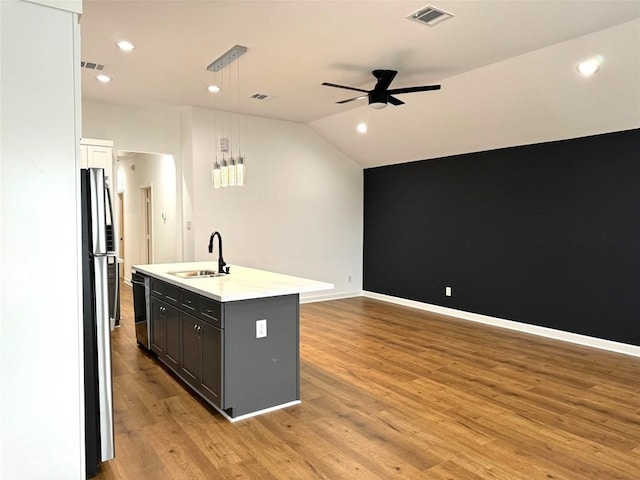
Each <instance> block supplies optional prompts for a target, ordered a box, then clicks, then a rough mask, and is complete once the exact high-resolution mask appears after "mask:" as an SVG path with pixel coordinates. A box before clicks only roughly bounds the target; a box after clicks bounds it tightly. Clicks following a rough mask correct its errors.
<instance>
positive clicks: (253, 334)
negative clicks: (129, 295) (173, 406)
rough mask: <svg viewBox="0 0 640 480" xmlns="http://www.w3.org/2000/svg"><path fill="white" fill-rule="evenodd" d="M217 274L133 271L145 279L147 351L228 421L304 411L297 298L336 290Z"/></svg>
mask: <svg viewBox="0 0 640 480" xmlns="http://www.w3.org/2000/svg"><path fill="white" fill-rule="evenodd" d="M215 270H217V265H216V263H215V262H191V263H172V264H155V265H136V266H134V267H132V272H134V273H136V274H138V275H142V276H143V277H145V283H144V284H145V290H146V292H145V297H146V316H145V317H146V321H147V332H148V337H149V338H148V346H149V349H150V350H151V351H152V352H153V353H155V354H156V355H157V357H158V360H160V361H161V362H162V363H164V364H165V365H166V366H167V367H169V368H170V369H171V370H172V371H173V372H174V373H175V374H176V375H177V376H178V377H180V378H181V379H182V380H183V381H184V382H185V383H186V384H187V385H189V387H191V388H192V389H193V390H194V391H195V392H196V393H198V394H199V395H200V396H201V397H202V398H204V399H205V400H206V401H207V402H208V403H210V404H211V405H212V406H214V407H215V408H216V409H217V410H218V411H220V412H221V413H222V414H223V415H224V416H225V417H226V418H227V419H228V420H230V421H237V420H240V419H243V418H247V417H250V416H254V415H258V414H260V413H265V412H267V411H271V410H275V409H279V408H284V407H287V406H290V405H295V404H297V403H300V354H299V351H300V349H299V303H300V298H299V297H300V293H303V292H314V291H321V290H329V289H331V288H333V285H332V284H330V283H325V282H318V281H314V280H307V279H304V278H299V277H292V276H289V275H282V274H277V273H272V272H266V271H263V270H256V269H253V268H246V267H239V266H231V267H230V273H228V274H225V275H220V276H212V273H213V271H215ZM207 272H208V273H209V274H210V275H207ZM137 316H138V315H137V313H136V317H137ZM136 327H137V326H136Z"/></svg>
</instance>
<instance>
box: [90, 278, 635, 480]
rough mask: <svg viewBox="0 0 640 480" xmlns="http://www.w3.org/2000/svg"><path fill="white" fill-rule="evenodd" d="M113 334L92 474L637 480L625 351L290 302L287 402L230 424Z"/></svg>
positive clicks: (125, 331)
mask: <svg viewBox="0 0 640 480" xmlns="http://www.w3.org/2000/svg"><path fill="white" fill-rule="evenodd" d="M122 293H123V295H122V313H123V315H122V327H121V328H119V329H118V330H117V331H116V332H115V333H114V334H113V369H114V404H115V429H116V458H115V460H112V461H110V462H107V463H105V464H104V465H103V469H102V471H101V472H100V473H99V475H98V477H96V478H99V479H130V480H140V479H172V480H173V479H250V480H256V479H265V480H266V479H269V480H271V479H282V480H291V479H327V480H338V479H363V480H376V479H391V478H393V479H411V480H414V479H430V480H445V479H451V480H479V479H492V480H495V479H517V480H533V479H555V480H569V479H576V480H578V479H580V480H582V479H598V480H609V479H611V480H613V479H627V480H638V479H640V359H638V358H634V357H629V356H624V355H620V354H614V353H608V352H602V351H598V350H594V349H590V348H586V347H580V346H575V345H571V344H566V343H562V342H557V341H552V340H549V339H542V338H538V337H534V336H529V335H525V334H520V333H516V332H512V331H508V330H501V329H497V328H493V327H488V326H483V325H478V324H473V323H467V322H463V321H459V320H455V319H452V318H448V317H445V316H440V315H435V314H430V313H425V312H422V311H418V310H413V309H410V308H405V307H399V306H395V305H389V304H385V303H383V302H379V301H375V300H371V299H366V298H353V299H346V300H336V301H330V302H321V303H315V304H305V305H302V306H301V327H300V330H301V333H300V335H301V341H300V343H301V348H300V355H301V396H302V402H303V403H302V404H301V405H298V406H294V407H290V408H287V409H284V410H280V411H277V412H274V413H270V414H265V415H262V416H260V417H255V418H252V419H247V420H243V421H240V422H238V423H235V424H232V423H229V422H228V421H227V420H225V419H224V418H223V417H222V416H221V415H220V414H218V413H217V412H216V411H215V410H214V409H213V408H210V407H209V406H207V405H206V404H205V403H204V402H203V401H201V400H199V399H198V398H197V397H196V396H194V395H192V394H191V393H190V392H189V391H188V390H187V389H186V388H184V386H183V385H182V384H181V382H180V381H179V380H178V379H177V378H176V377H175V376H173V375H171V374H170V373H169V372H168V371H167V370H166V369H164V368H163V367H162V366H161V365H160V364H159V362H157V361H156V360H154V358H153V357H152V356H151V355H149V354H146V353H145V352H144V351H142V350H140V349H139V348H138V347H137V346H136V343H135V334H134V329H133V315H132V306H131V287H128V286H126V285H123V292H122Z"/></svg>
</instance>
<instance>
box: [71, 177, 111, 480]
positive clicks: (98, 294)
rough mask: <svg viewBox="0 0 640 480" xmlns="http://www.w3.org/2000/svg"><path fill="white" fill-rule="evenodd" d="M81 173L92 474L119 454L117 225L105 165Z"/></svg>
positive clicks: (87, 414)
mask: <svg viewBox="0 0 640 480" xmlns="http://www.w3.org/2000/svg"><path fill="white" fill-rule="evenodd" d="M80 178H81V195H82V202H81V203H82V279H83V312H84V387H85V442H86V470H87V476H88V477H91V476H94V475H95V474H96V473H97V472H98V468H99V464H100V463H101V462H104V461H107V460H110V459H112V458H114V454H115V453H114V431H113V387H112V378H111V325H110V320H109V293H108V291H109V285H108V281H107V265H108V262H109V261H111V262H113V261H114V259H115V258H116V252H115V251H113V248H111V249H110V248H108V247H113V246H112V245H108V244H107V238H106V231H107V226H108V225H110V226H111V227H115V222H114V220H113V218H114V217H113V209H112V208H111V201H110V198H111V196H110V193H109V188H108V185H107V183H106V179H105V176H104V169H102V168H89V169H82V170H81V171H80ZM117 281H118V279H117V277H116V278H115V283H116V285H114V288H116V289H117Z"/></svg>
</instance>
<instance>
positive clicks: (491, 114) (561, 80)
mask: <svg viewBox="0 0 640 480" xmlns="http://www.w3.org/2000/svg"><path fill="white" fill-rule="evenodd" d="M426 5H433V6H435V7H437V8H441V9H444V10H446V11H448V12H451V13H453V14H454V15H455V17H454V18H452V19H449V20H446V21H444V22H442V23H441V24H439V25H437V26H434V27H429V26H425V25H421V24H418V23H416V22H413V21H410V20H408V19H406V18H405V17H406V16H408V15H409V14H411V13H412V12H414V11H416V10H418V9H419V8H421V7H424V6H426ZM639 18H640V1H634V0H631V1H616V0H608V1H589V0H581V1H559V0H556V1H519V0H518V1H516V0H513V1H484V0H475V1H440V0H434V1H432V2H429V1H427V0H425V1H399V0H393V1H358V0H356V1H266V0H262V1H252V2H249V1H239V0H235V1H234V0H232V1H219V2H214V1H187V0H180V1H118V0H108V1H94V0H85V2H84V13H83V15H82V19H81V32H82V33H81V36H82V60H84V61H90V62H96V63H100V64H104V65H106V69H105V73H107V74H108V75H110V76H111V77H113V81H112V82H110V83H108V84H101V83H99V82H97V81H96V80H95V72H92V71H89V70H86V69H83V71H82V93H83V100H86V101H91V102H98V103H114V104H123V105H138V106H145V107H154V108H169V109H176V108H177V109H179V108H182V107H185V106H196V107H204V108H219V109H224V110H230V111H237V112H241V113H244V114H249V115H257V116H263V117H269V118H274V119H280V120H289V121H295V122H302V123H306V124H309V126H310V127H311V128H313V129H314V130H316V131H317V132H318V133H319V134H320V135H322V136H323V137H325V138H326V139H327V140H328V141H330V142H331V143H333V144H334V145H335V146H336V147H338V148H339V149H340V150H342V151H343V152H344V153H346V154H347V155H349V156H350V157H351V158H352V159H354V161H356V162H358V163H359V164H360V165H362V166H363V167H371V166H377V165H383V164H388V163H398V162H404V161H411V160H418V159H423V158H433V157H438V156H443V155H449V154H453V153H461V152H466V151H474V150H478V149H485V148H487V147H488V146H491V147H492V148H495V147H499V146H507V145H515V144H522V143H532V142H536V141H542V140H544V139H550V138H562V137H565V136H567V135H573V134H574V133H575V134H577V135H580V134H589V133H590V132H599V131H608V130H615V129H620V128H622V129H624V128H631V127H637V126H640V53H639V52H640V48H638V47H639V45H640V20H638V19H639ZM621 24H624V25H621ZM611 27H615V28H611ZM601 31H603V32H604V33H602V32H601ZM596 32H597V33H596ZM121 39H127V40H129V41H131V42H132V43H134V44H135V45H136V46H137V48H136V49H135V50H134V51H133V52H130V53H124V52H121V51H119V50H118V49H117V48H116V46H115V42H117V41H118V40H121ZM236 44H239V45H242V46H245V47H247V49H248V51H247V53H246V54H244V55H243V56H242V57H241V58H240V60H239V61H237V62H235V63H233V64H232V65H231V66H229V67H227V68H225V69H224V70H222V71H221V72H220V73H218V74H216V75H215V76H214V74H213V73H211V72H209V71H207V69H206V67H207V65H209V64H210V63H211V62H212V61H213V60H215V59H216V58H218V57H219V56H220V55H222V54H223V53H224V52H226V51H227V50H228V49H229V48H231V47H232V46H233V45H236ZM593 55H600V56H602V58H603V59H604V60H605V64H604V65H603V68H602V69H601V72H599V73H598V74H597V75H596V76H595V77H593V78H592V79H589V82H591V83H588V82H587V81H586V80H585V79H583V78H580V77H579V76H578V75H577V73H576V70H575V65H576V63H577V62H578V61H579V60H582V59H583V58H586V57H589V56H593ZM377 68H380V69H395V70H398V71H399V73H398V76H397V77H396V79H395V80H394V82H393V84H392V88H393V87H404V86H413V85H425V84H433V83H439V84H441V85H442V90H440V91H435V92H423V93H411V94H406V95H402V96H401V99H402V100H403V101H405V102H406V104H405V105H402V106H398V107H394V106H391V105H389V106H388V107H387V108H386V109H384V110H379V111H375V110H372V109H370V108H369V107H368V106H367V105H366V100H360V101H355V102H351V103H349V104H344V105H338V104H336V103H335V102H336V101H338V100H342V99H345V98H350V97H353V96H355V95H352V93H355V92H350V91H348V90H341V89H335V88H329V87H325V86H322V85H321V83H322V82H324V81H327V82H332V83H338V84H343V85H349V86H354V87H358V88H365V89H369V88H372V87H373V85H374V83H375V79H374V78H373V77H372V76H371V73H370V72H371V70H373V69H377ZM238 75H239V76H240V82H239V85H240V87H239V89H238V88H237V87H236V85H237V84H238V82H237V77H238ZM214 81H215V83H218V84H222V85H223V87H224V85H225V84H226V86H227V87H228V88H227V89H225V90H226V91H227V92H229V90H231V93H228V94H227V95H221V94H217V95H213V94H211V93H209V92H208V91H207V89H206V87H207V86H208V85H209V84H211V83H214ZM232 85H233V87H232ZM229 87H232V88H229ZM254 93H261V94H268V95H272V96H274V98H273V99H272V100H270V101H268V102H264V101H259V100H254V99H250V98H249V96H250V95H251V94H254ZM621 97H622V98H621ZM634 102H636V103H634ZM585 103H586V104H587V107H585ZM588 105H591V108H592V109H591V110H590V109H589V107H588ZM595 112H597V113H598V115H596V116H599V117H606V119H605V120H603V119H602V118H599V119H594V118H591V117H592V116H593V115H592V114H593V113H595ZM360 121H366V122H367V123H368V125H369V131H368V133H367V134H365V135H360V134H357V133H356V131H355V125H356V124H357V123H358V122H360ZM603 123H606V125H603ZM629 125H631V127H630V126H629ZM574 131H575V132H574Z"/></svg>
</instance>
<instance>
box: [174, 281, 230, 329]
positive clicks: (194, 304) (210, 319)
mask: <svg viewBox="0 0 640 480" xmlns="http://www.w3.org/2000/svg"><path fill="white" fill-rule="evenodd" d="M180 302H181V305H180V307H181V308H182V310H184V311H185V312H188V313H190V314H191V315H194V316H195V317H197V318H199V319H200V320H204V321H205V322H207V323H208V324H210V325H213V326H214V327H218V328H222V306H221V304H220V303H219V302H216V301H215V300H211V299H209V298H207V297H203V296H202V295H198V294H196V293H192V292H187V291H184V290H183V291H182V292H181V297H180Z"/></svg>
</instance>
